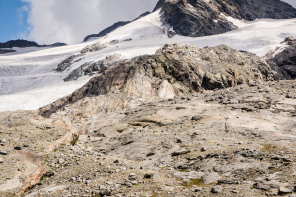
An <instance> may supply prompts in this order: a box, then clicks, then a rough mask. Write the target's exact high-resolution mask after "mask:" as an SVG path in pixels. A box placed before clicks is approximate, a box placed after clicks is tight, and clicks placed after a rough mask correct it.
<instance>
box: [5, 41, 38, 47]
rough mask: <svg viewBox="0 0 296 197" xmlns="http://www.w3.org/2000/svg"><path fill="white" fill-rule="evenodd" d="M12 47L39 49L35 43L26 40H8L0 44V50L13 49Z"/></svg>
mask: <svg viewBox="0 0 296 197" xmlns="http://www.w3.org/2000/svg"><path fill="white" fill-rule="evenodd" d="M13 47H21V48H24V47H39V45H38V44H37V43H36V42H31V41H27V40H10V41H8V42H5V43H0V48H13Z"/></svg>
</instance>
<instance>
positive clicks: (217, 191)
mask: <svg viewBox="0 0 296 197" xmlns="http://www.w3.org/2000/svg"><path fill="white" fill-rule="evenodd" d="M222 191H223V188H222V187H221V186H214V187H212V189H211V192H212V193H221V192H222Z"/></svg>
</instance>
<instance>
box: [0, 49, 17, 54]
mask: <svg viewBox="0 0 296 197" xmlns="http://www.w3.org/2000/svg"><path fill="white" fill-rule="evenodd" d="M13 52H16V51H15V50H11V49H0V54H6V53H13Z"/></svg>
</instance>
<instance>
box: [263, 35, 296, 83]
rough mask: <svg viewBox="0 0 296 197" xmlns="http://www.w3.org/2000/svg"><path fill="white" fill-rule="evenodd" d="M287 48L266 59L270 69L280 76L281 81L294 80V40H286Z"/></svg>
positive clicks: (295, 68) (295, 43)
mask: <svg viewBox="0 0 296 197" xmlns="http://www.w3.org/2000/svg"><path fill="white" fill-rule="evenodd" d="M285 42H286V43H287V44H288V46H287V47H286V48H285V49H284V50H283V51H281V52H279V53H277V54H276V55H275V56H272V57H271V58H268V60H267V62H268V63H269V64H270V66H271V68H272V69H273V70H275V71H276V72H278V73H279V74H280V77H281V79H296V39H294V38H287V39H286V40H285Z"/></svg>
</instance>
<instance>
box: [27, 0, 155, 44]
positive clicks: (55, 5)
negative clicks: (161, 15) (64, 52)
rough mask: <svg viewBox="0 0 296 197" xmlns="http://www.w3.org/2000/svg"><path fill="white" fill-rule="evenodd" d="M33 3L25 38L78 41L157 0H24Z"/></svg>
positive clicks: (66, 41) (47, 40)
mask: <svg viewBox="0 0 296 197" xmlns="http://www.w3.org/2000/svg"><path fill="white" fill-rule="evenodd" d="M23 1H24V2H28V3H29V4H30V12H29V18H28V23H29V24H30V27H29V29H28V35H27V36H26V39H30V40H34V41H37V42H38V43H40V44H49V43H54V42H65V43H69V44H71V43H78V42H81V41H82V40H83V38H84V37H85V36H87V35H89V34H93V33H98V32H100V31H101V30H103V29H104V28H106V27H108V26H110V25H112V24H113V23H115V22H118V21H120V20H121V21H122V20H132V19H134V18H136V17H137V16H139V15H140V14H142V13H144V12H145V11H151V10H152V9H153V8H154V6H155V5H156V3H157V0H43V1H41V0H23Z"/></svg>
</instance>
